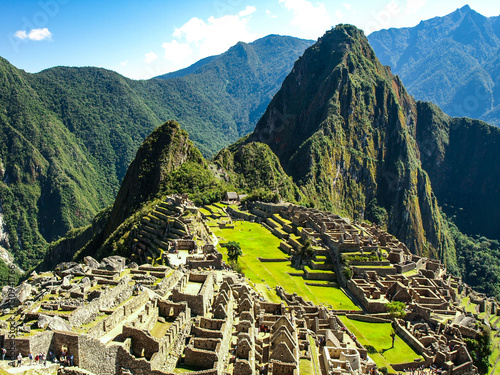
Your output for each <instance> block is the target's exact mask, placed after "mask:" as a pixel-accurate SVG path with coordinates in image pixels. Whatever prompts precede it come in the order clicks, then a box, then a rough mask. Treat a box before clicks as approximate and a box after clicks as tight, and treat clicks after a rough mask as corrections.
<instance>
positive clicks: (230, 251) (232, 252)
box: [224, 241, 243, 263]
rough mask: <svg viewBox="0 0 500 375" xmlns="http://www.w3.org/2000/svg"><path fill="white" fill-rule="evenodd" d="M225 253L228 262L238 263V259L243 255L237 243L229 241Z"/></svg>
mask: <svg viewBox="0 0 500 375" xmlns="http://www.w3.org/2000/svg"><path fill="white" fill-rule="evenodd" d="M224 247H225V248H226V251H227V259H228V260H229V261H230V262H236V263H237V262H238V258H239V257H240V256H241V255H243V252H242V251H241V246H240V243H239V242H236V241H229V242H228V243H227V244H226V245H225V246H224Z"/></svg>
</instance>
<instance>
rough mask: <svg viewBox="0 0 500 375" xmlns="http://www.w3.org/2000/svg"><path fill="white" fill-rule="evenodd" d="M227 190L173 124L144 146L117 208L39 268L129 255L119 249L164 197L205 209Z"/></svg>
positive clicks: (53, 250)
mask: <svg viewBox="0 0 500 375" xmlns="http://www.w3.org/2000/svg"><path fill="white" fill-rule="evenodd" d="M226 190H227V187H226V184H225V183H224V182H223V181H221V180H219V179H217V178H216V177H215V176H214V174H213V173H212V172H211V171H210V170H209V168H208V164H207V162H206V161H205V159H204V158H203V156H202V155H201V153H200V151H199V150H198V149H197V148H196V146H194V144H193V142H192V141H191V140H190V139H189V137H188V133H187V132H186V131H185V130H183V129H181V128H180V126H179V124H178V123H177V122H175V121H168V122H166V123H165V124H163V125H161V126H159V127H158V128H156V129H155V130H154V131H153V132H152V133H151V134H150V135H149V136H148V137H147V138H146V139H145V140H144V142H143V143H142V145H141V147H140V148H139V150H138V151H137V154H136V157H135V159H134V160H133V161H132V163H131V164H130V167H129V168H128V170H127V173H126V175H125V178H124V179H123V182H122V184H121V187H120V190H119V192H118V195H117V197H116V199H115V201H114V204H113V205H112V207H110V208H109V209H107V210H105V211H103V212H101V213H100V214H99V215H98V216H96V218H95V219H94V222H93V224H92V225H91V226H89V227H87V228H85V229H82V230H80V231H77V232H74V233H68V235H67V237H66V238H64V239H62V240H61V241H58V242H56V243H53V244H51V247H50V251H49V254H48V255H47V256H46V261H44V262H43V263H42V264H40V266H39V267H38V269H39V270H44V269H47V268H50V265H51V264H52V265H53V264H54V263H57V262H61V261H67V260H70V259H72V258H73V257H74V256H75V254H76V255H77V256H79V257H82V256H84V255H89V254H90V255H93V256H96V257H102V256H104V255H106V254H112V253H114V252H116V251H120V253H121V254H123V255H127V249H126V248H120V249H117V246H118V243H120V244H122V245H123V246H126V244H127V242H126V237H127V236H128V234H129V232H130V229H131V227H132V226H133V225H134V224H136V223H137V222H138V221H139V220H140V218H141V217H142V215H144V212H147V211H148V210H151V209H152V207H153V206H154V205H155V203H158V202H159V201H160V200H161V199H162V197H164V196H166V195H169V194H174V193H178V194H183V193H187V194H189V196H190V198H191V199H193V200H194V201H195V202H197V203H198V204H203V203H209V202H210V201H216V200H220V199H221V198H222V196H223V194H224V192H225V191H226ZM128 250H130V249H128ZM48 259H49V260H51V261H50V262H49V261H48Z"/></svg>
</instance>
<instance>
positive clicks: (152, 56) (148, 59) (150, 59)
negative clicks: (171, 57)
mask: <svg viewBox="0 0 500 375" xmlns="http://www.w3.org/2000/svg"><path fill="white" fill-rule="evenodd" d="M144 57H145V59H144V61H146V62H147V63H148V64H151V63H152V62H153V61H155V60H156V59H157V58H158V55H157V54H156V53H154V52H153V51H151V52H149V53H146V54H145V55H144Z"/></svg>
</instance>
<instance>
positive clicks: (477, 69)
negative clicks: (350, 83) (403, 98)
mask: <svg viewBox="0 0 500 375" xmlns="http://www.w3.org/2000/svg"><path fill="white" fill-rule="evenodd" d="M495 20H496V17H490V18H488V17H484V16H482V15H480V14H478V13H476V12H475V11H474V10H472V9H471V8H470V7H469V6H468V5H465V6H463V7H462V8H460V9H457V10H455V11H454V12H453V13H451V14H448V15H445V16H443V17H435V18H432V19H429V20H426V21H422V22H420V23H419V25H418V27H417V26H415V27H411V28H400V29H390V30H380V31H376V32H374V33H372V34H370V36H369V37H368V40H369V41H370V44H371V45H372V47H373V49H374V50H375V52H376V53H377V56H378V58H379V59H380V61H381V62H382V64H384V65H389V66H390V67H391V69H392V71H393V72H394V74H398V75H399V76H400V77H401V79H402V80H403V82H404V83H405V85H406V86H407V89H408V91H409V92H410V93H411V94H412V95H414V96H415V98H417V99H420V100H428V101H431V102H433V103H436V104H438V105H439V106H440V107H441V108H442V109H443V111H444V112H445V113H448V114H449V115H451V116H457V117H463V116H466V117H471V118H479V119H482V120H485V121H488V122H490V123H491V124H495V125H497V126H498V125H500V111H499V105H498V103H499V101H500V94H499V90H498V85H499V81H498V79H497V77H498V69H499V67H500V65H499V62H498V59H497V56H498V55H496V54H495V52H494V51H495V48H497V46H498V45H499V43H500V34H499V33H498V26H496V30H497V31H495ZM496 25H498V21H497V23H496ZM450 61H453V63H452V64H450V63H449V62H450ZM458 67H467V68H465V69H460V68H458Z"/></svg>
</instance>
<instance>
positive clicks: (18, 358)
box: [17, 353, 23, 367]
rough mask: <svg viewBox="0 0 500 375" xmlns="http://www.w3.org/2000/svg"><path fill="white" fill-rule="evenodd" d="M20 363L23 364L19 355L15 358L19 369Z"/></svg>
mask: <svg viewBox="0 0 500 375" xmlns="http://www.w3.org/2000/svg"><path fill="white" fill-rule="evenodd" d="M22 362H23V356H22V355H21V353H19V354H18V356H17V367H21V363H22Z"/></svg>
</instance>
